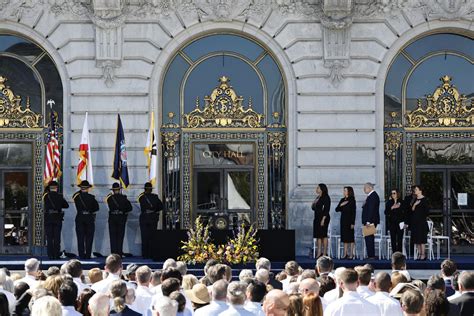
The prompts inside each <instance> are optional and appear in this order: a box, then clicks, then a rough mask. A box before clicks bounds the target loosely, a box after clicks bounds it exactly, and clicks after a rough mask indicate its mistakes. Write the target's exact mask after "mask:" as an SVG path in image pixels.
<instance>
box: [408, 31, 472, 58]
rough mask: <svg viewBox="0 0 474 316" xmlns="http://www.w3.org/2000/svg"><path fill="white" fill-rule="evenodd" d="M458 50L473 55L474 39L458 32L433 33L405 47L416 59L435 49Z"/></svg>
mask: <svg viewBox="0 0 474 316" xmlns="http://www.w3.org/2000/svg"><path fill="white" fill-rule="evenodd" d="M442 50H456V51H458V52H461V53H463V54H465V55H468V56H469V55H472V52H474V42H473V40H472V39H470V38H468V37H465V36H462V35H458V34H444V33H443V34H433V35H429V36H426V37H423V38H420V39H418V40H416V41H415V42H413V43H411V44H410V45H408V46H407V47H406V48H405V51H406V52H407V53H408V54H409V55H410V56H411V57H412V58H413V59H415V60H417V59H420V58H421V57H423V56H425V55H427V54H428V53H431V52H433V51H442Z"/></svg>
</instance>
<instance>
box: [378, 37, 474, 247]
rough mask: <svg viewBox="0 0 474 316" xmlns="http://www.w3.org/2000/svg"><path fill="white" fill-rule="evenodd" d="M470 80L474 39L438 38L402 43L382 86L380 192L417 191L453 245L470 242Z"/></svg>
mask: <svg viewBox="0 0 474 316" xmlns="http://www.w3.org/2000/svg"><path fill="white" fill-rule="evenodd" d="M471 36H472V34H471ZM473 73H474V40H473V38H472V37H469V36H468V35H463V34H453V33H436V34H431V35H428V36H424V37H422V38H419V39H416V40H413V41H411V42H410V43H409V44H407V45H406V46H405V47H404V48H403V49H402V50H401V51H400V52H399V53H398V54H397V56H396V57H395V58H394V60H393V62H392V64H391V66H390V69H389V72H388V74H387V78H386V81H385V97H384V111H385V112H384V113H385V122H384V142H385V144H384V149H385V189H386V190H385V191H386V192H390V191H389V190H390V189H392V188H398V189H401V190H402V191H405V192H406V194H407V195H409V194H410V187H411V186H412V185H414V184H421V185H422V186H423V187H424V192H423V193H424V195H425V196H427V197H428V199H429V201H430V205H431V215H430V217H431V219H432V220H433V221H434V222H435V225H434V227H435V231H436V232H435V233H438V234H444V235H448V236H450V237H451V241H452V242H453V244H454V246H460V245H461V244H462V243H463V242H467V241H468V240H471V239H472V238H474V235H473V234H472V232H473V231H474V226H473V225H474V220H473V217H472V214H473V213H472V211H473V210H474V180H473V179H474V151H473V150H472V149H473V148H474V142H473V141H472V139H473V137H474V103H473V96H474V81H473V80H472V74H473ZM466 212H467V213H466ZM469 212H471V213H469ZM468 214H471V215H468ZM453 227H454V228H455V229H454V230H453ZM469 242H470V241H469Z"/></svg>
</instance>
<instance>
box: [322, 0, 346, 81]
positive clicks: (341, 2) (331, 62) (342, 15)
mask: <svg viewBox="0 0 474 316" xmlns="http://www.w3.org/2000/svg"><path fill="white" fill-rule="evenodd" d="M321 24H322V26H323V50H324V55H323V57H324V67H326V68H329V69H330V71H331V72H330V79H331V82H332V83H333V85H336V86H337V85H338V84H339V83H340V82H341V81H342V79H343V76H342V70H343V69H344V68H347V67H349V64H350V59H349V58H350V54H349V53H350V42H351V36H350V26H351V25H352V0H324V3H323V15H322V16H321Z"/></svg>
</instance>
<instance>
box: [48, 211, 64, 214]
mask: <svg viewBox="0 0 474 316" xmlns="http://www.w3.org/2000/svg"><path fill="white" fill-rule="evenodd" d="M46 213H47V214H60V213H62V212H61V211H58V210H46Z"/></svg>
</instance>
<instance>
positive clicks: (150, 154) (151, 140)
mask: <svg viewBox="0 0 474 316" xmlns="http://www.w3.org/2000/svg"><path fill="white" fill-rule="evenodd" d="M144 153H145V156H146V158H147V176H148V179H147V180H148V181H149V182H151V184H152V185H155V182H156V154H157V152H156V138H155V117H154V115H153V112H151V120H150V129H149V130H148V136H147V139H146V145H145V150H144Z"/></svg>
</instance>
